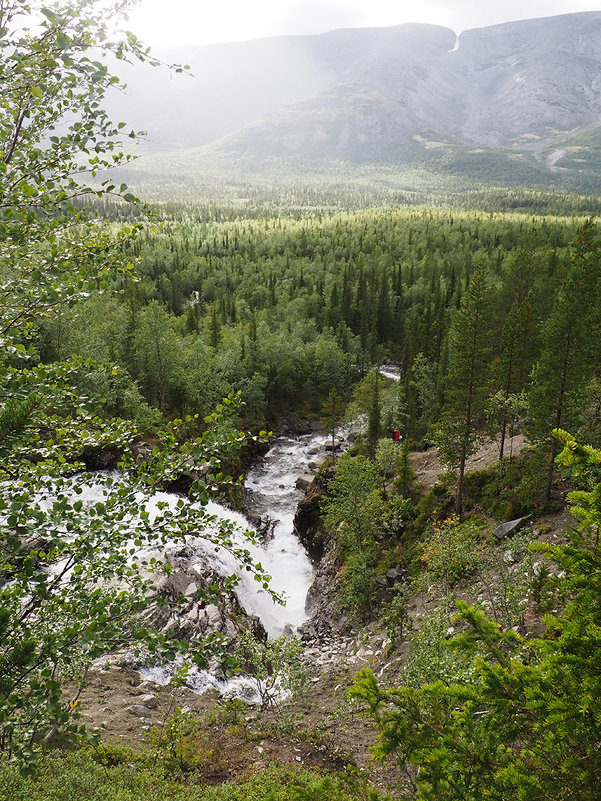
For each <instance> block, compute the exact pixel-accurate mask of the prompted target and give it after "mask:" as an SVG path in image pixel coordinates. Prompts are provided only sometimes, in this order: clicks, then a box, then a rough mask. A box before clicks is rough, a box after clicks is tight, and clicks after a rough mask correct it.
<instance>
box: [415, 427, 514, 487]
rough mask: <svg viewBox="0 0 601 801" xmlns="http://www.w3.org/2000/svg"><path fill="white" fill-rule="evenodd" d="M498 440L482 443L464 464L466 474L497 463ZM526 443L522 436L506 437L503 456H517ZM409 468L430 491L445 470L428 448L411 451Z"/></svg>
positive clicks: (436, 452) (437, 454) (435, 454)
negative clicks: (411, 468)
mask: <svg viewBox="0 0 601 801" xmlns="http://www.w3.org/2000/svg"><path fill="white" fill-rule="evenodd" d="M499 441H500V440H499V439H498V438H497V439H489V440H486V441H485V442H483V443H482V445H481V446H480V447H479V448H478V450H477V451H476V452H475V453H474V454H472V456H470V457H469V459H468V460H467V462H466V464H465V472H466V473H474V472H476V471H477V470H485V469H486V468H487V467H491V466H492V465H493V464H495V463H496V462H498V461H499ZM527 446H528V442H527V441H526V438H525V437H524V435H523V434H516V436H515V437H508V438H507V439H506V440H505V454H506V455H507V456H517V455H518V454H519V453H520V452H521V451H522V450H524V448H526V447H527ZM409 459H410V461H411V466H412V467H413V469H414V470H415V475H416V480H417V483H418V484H421V485H422V486H423V487H424V489H426V490H430V489H432V487H433V486H434V485H435V484H436V483H437V482H438V476H439V475H440V474H441V473H444V472H445V470H446V468H445V466H444V465H443V463H442V462H441V460H440V454H439V452H438V449H437V448H429V449H428V450H427V451H413V452H412V453H410V454H409Z"/></svg>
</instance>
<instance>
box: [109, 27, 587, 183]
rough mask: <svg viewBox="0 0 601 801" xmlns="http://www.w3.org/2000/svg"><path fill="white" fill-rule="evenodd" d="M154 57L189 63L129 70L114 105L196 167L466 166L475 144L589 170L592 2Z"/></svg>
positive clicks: (545, 168)
mask: <svg viewBox="0 0 601 801" xmlns="http://www.w3.org/2000/svg"><path fill="white" fill-rule="evenodd" d="M159 55H160V56H161V57H163V58H165V59H166V60H169V61H180V62H187V63H190V64H191V67H192V73H193V75H194V76H196V77H194V78H191V77H183V78H181V77H180V76H177V77H178V78H179V80H178V81H175V80H174V79H172V77H171V76H170V75H168V74H165V73H164V74H162V75H159V76H157V78H156V80H154V81H153V82H152V84H148V83H144V81H141V80H140V78H139V77H138V75H137V73H133V74H132V81H131V89H130V92H129V94H128V95H127V96H126V97H124V98H123V101H122V107H121V108H119V107H118V106H117V113H118V114H119V113H120V112H121V111H124V112H126V116H128V117H130V118H131V117H133V122H134V124H136V125H139V126H140V127H145V128H148V129H149V130H150V131H151V132H152V133H151V138H150V141H149V143H148V149H150V150H154V151H155V152H163V153H164V152H169V151H180V152H181V151H188V150H189V151H190V155H191V159H192V161H194V162H195V163H197V164H198V165H200V164H205V165H209V164H214V163H219V162H228V163H230V164H235V165H238V166H240V167H244V166H254V167H255V168H262V167H263V166H264V165H266V164H269V163H272V162H274V161H276V162H278V163H281V164H284V165H285V164H286V163H287V162H293V163H297V164H298V163H300V164H306V165H311V166H318V165H320V164H324V163H327V162H334V163H335V162H340V161H344V162H351V163H385V164H406V163H409V162H412V161H415V160H416V159H417V160H420V161H426V162H428V161H434V162H436V163H439V162H440V163H442V164H443V167H444V162H445V161H449V160H450V161H453V159H454V158H456V156H457V155H458V153H457V151H458V149H459V151H460V154H459V155H460V157H461V159H463V160H467V162H469V160H470V159H469V156H470V149H472V150H475V151H478V150H479V149H480V148H483V149H484V150H485V151H486V152H487V153H488V155H489V156H490V160H491V161H492V160H494V159H493V157H496V158H501V160H503V159H504V160H505V161H507V158H510V159H514V160H515V161H516V162H518V161H522V162H523V163H524V164H528V165H529V168H532V169H534V170H535V171H538V172H539V173H540V177H541V180H543V179H545V178H546V179H547V180H548V181H557V180H558V178H566V179H568V180H570V181H571V182H572V183H576V184H578V182H579V181H582V180H585V179H586V180H588V181H589V183H590V182H591V181H593V183H594V182H595V181H597V179H598V177H599V178H601V160H600V159H599V154H598V152H597V147H596V140H595V144H594V146H591V145H590V144H587V143H585V144H582V143H578V142H577V141H576V142H573V141H571V140H573V139H574V137H578V136H580V135H581V134H586V133H589V132H595V131H597V130H599V131H600V133H601V11H592V12H590V11H589V12H577V13H572V14H564V15H555V16H551V17H543V18H536V19H531V20H521V21H517V22H509V23H502V24H498V25H492V26H488V27H485V28H473V29H470V30H467V31H464V32H462V33H461V34H460V35H459V36H457V35H456V34H455V32H454V31H452V30H451V29H449V28H445V27H442V26H437V25H426V24H419V23H408V24H404V25H398V26H393V27H390V28H355V29H354V28H345V29H340V30H335V31H331V32H329V33H325V34H319V35H315V36H310V35H306V36H294V37H272V38H266V39H259V40H250V41H248V42H241V43H227V44H224V45H208V46H201V47H197V48H192V49H189V50H186V49H183V50H173V49H170V50H169V51H164V52H159ZM471 155H481V154H478V153H476V152H475V153H472V154H471ZM566 157H567V158H566ZM579 161H580V164H579ZM589 161H590V164H589V163H588V162H589ZM583 164H584V166H582V165H583ZM587 170H588V171H589V172H590V175H583V173H585V172H586V171H587ZM597 171H598V173H599V176H597ZM493 173H494V170H493Z"/></svg>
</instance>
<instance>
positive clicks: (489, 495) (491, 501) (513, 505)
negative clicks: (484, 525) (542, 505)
mask: <svg viewBox="0 0 601 801" xmlns="http://www.w3.org/2000/svg"><path fill="white" fill-rule="evenodd" d="M543 481H544V477H543V474H542V470H541V465H540V462H539V460H538V458H536V457H535V456H533V455H532V454H526V456H524V457H522V458H520V459H515V460H513V461H512V462H509V461H507V460H506V459H504V460H503V462H500V463H498V464H496V465H494V466H493V467H489V468H488V470H479V471H478V472H476V473H469V474H468V475H466V476H465V479H464V491H465V496H466V499H467V500H469V501H472V503H476V504H478V505H479V506H480V507H482V509H483V510H484V512H486V514H487V515H491V517H494V518H495V519H496V520H500V521H503V520H513V519H515V518H516V517H523V516H524V515H527V514H530V513H532V512H533V511H534V510H535V509H536V508H537V507H538V505H539V502H540V497H541V494H542V486H543Z"/></svg>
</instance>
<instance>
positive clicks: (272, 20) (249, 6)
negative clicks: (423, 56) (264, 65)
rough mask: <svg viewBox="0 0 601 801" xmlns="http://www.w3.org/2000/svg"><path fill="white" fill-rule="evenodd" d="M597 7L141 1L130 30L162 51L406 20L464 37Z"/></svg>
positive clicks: (345, 0) (338, 0)
mask: <svg viewBox="0 0 601 801" xmlns="http://www.w3.org/2000/svg"><path fill="white" fill-rule="evenodd" d="M594 10H601V0H591V1H590V2H587V0H502V1H501V0H421V1H420V2H416V0H396V2H395V0H325V1H324V2H319V0H306V1H305V2H303V0H138V5H137V7H136V8H134V9H133V10H132V11H131V12H130V22H129V28H130V29H131V30H132V31H134V32H135V33H136V34H137V35H138V36H139V37H140V38H141V39H142V40H143V41H145V42H146V43H147V44H149V45H155V46H160V45H171V44H209V43H212V42H226V41H239V40H244V39H256V38H259V37H262V36H278V35H281V34H301V33H324V32H325V31H329V30H332V29H334V28H353V27H365V26H380V25H382V26H384V25H400V24H401V23H403V22H428V23H432V24H436V25H444V26H445V27H447V28H452V29H453V30H454V31H455V32H456V33H461V31H464V30H467V29H469V28H480V27H482V26H484V25H495V24H496V23H499V22H509V21H511V20H517V19H529V18H532V17H547V16H552V15H554V14H567V13H570V12H574V11H594Z"/></svg>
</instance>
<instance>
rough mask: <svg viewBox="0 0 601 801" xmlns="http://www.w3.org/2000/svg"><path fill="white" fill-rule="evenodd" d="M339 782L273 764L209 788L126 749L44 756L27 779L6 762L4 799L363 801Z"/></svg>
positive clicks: (0, 770)
mask: <svg viewBox="0 0 601 801" xmlns="http://www.w3.org/2000/svg"><path fill="white" fill-rule="evenodd" d="M361 797H363V796H362V795H359V794H357V795H356V794H355V793H354V791H353V790H352V789H347V787H346V786H345V782H344V781H343V780H342V779H339V778H333V777H324V776H322V775H320V774H318V773H316V772H311V771H306V770H303V769H302V768H300V767H298V768H296V767H285V766H278V765H272V766H269V767H267V768H265V769H263V770H260V771H257V772H256V773H253V774H251V775H248V776H243V777H241V778H240V779H239V780H238V781H236V782H228V783H226V784H223V785H221V786H219V787H206V786H203V785H202V784H201V783H200V781H199V779H198V778H196V777H195V776H194V774H186V775H181V776H173V775H166V774H165V771H164V769H163V767H162V765H161V763H160V762H157V763H156V764H155V763H154V760H153V758H152V756H150V755H149V754H148V753H146V754H144V753H139V752H136V751H134V750H133V749H130V748H126V747H109V748H104V749H101V750H100V751H99V752H96V751H93V750H91V749H83V750H81V751H76V752H72V753H61V752H51V753H47V754H44V755H43V756H42V757H41V759H40V761H39V763H38V769H37V771H36V773H35V774H33V775H31V776H27V777H24V776H22V775H20V773H19V772H18V770H17V769H16V767H15V766H14V765H11V764H8V763H7V762H6V761H0V801H291V799H299V801H305V800H308V799H320V801H358V799H359V798H361Z"/></svg>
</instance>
